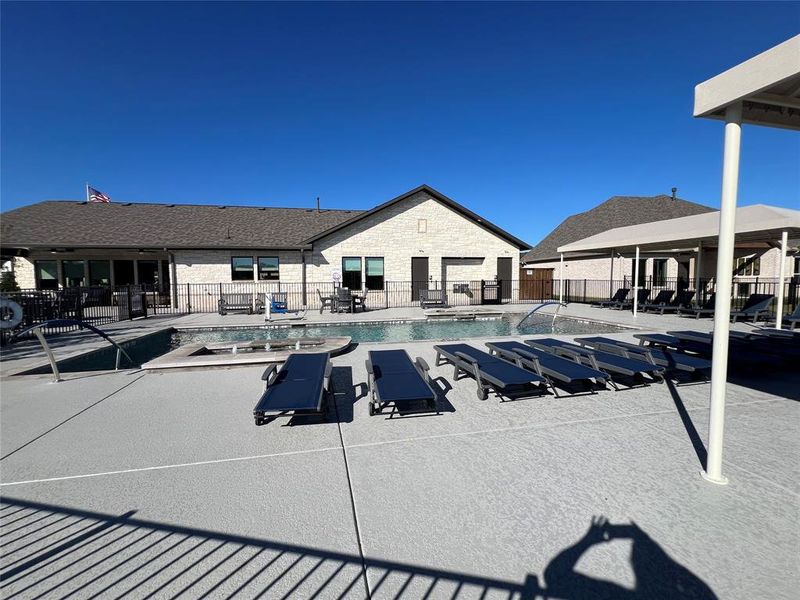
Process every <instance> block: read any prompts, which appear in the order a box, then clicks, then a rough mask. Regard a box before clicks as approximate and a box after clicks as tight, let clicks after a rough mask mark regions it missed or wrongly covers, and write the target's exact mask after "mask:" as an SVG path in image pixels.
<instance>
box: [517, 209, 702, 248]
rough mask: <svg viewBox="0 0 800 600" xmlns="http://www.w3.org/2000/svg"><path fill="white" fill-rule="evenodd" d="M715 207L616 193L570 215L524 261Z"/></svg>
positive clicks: (700, 212)
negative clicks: (617, 231)
mask: <svg viewBox="0 0 800 600" xmlns="http://www.w3.org/2000/svg"><path fill="white" fill-rule="evenodd" d="M714 210H715V209H713V208H711V207H709V206H704V205H702V204H697V203H695V202H689V201H688V200H682V199H680V198H675V199H673V198H672V197H671V196H667V195H663V194H662V195H659V196H613V197H611V198H609V199H608V200H606V201H605V202H603V203H602V204H599V205H598V206H596V207H594V208H593V209H591V210H588V211H586V212H582V213H578V214H576V215H572V216H570V217H567V218H566V219H565V220H564V221H563V222H562V223H561V224H560V225H559V226H558V227H556V228H555V229H554V230H553V231H551V232H550V233H549V234H548V235H547V236H546V237H545V238H544V239H543V240H542V241H541V242H539V243H538V244H537V245H536V246H535V247H534V248H533V249H532V250H531V251H530V252H527V253H526V254H525V255H523V257H522V262H523V263H533V262H546V261H552V260H558V258H559V254H558V250H557V248H558V247H559V246H564V245H566V244H570V243H572V242H575V241H578V240H582V239H584V238H587V237H590V236H593V235H596V234H598V233H601V232H603V231H607V230H609V229H614V228H615V227H625V226H628V225H640V224H642V223H651V222H654V221H663V220H666V219H675V218H677V217H686V216H690V215H698V214H702V213H707V212H713V211H714Z"/></svg>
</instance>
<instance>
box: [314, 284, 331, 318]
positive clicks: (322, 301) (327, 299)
mask: <svg viewBox="0 0 800 600" xmlns="http://www.w3.org/2000/svg"><path fill="white" fill-rule="evenodd" d="M317 296H318V297H319V314H322V311H324V310H325V309H326V308H329V309H331V312H333V301H334V297H333V296H323V295H322V292H320V291H319V288H317Z"/></svg>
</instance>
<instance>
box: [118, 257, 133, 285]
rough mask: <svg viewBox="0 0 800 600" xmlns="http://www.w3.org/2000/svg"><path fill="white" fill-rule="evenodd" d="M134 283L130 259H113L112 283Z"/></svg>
mask: <svg viewBox="0 0 800 600" xmlns="http://www.w3.org/2000/svg"><path fill="white" fill-rule="evenodd" d="M134 283H136V280H135V276H134V274H133V261H132V260H115V261H114V285H133V284H134Z"/></svg>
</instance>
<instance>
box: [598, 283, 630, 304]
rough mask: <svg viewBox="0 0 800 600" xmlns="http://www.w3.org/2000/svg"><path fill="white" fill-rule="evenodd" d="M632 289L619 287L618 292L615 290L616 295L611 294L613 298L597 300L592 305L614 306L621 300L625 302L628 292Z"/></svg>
mask: <svg viewBox="0 0 800 600" xmlns="http://www.w3.org/2000/svg"><path fill="white" fill-rule="evenodd" d="M630 291H631V290H630V288H619V289H618V290H617V291H616V292H614V295H613V296H611V298H609V299H608V300H603V301H602V302H595V303H593V304H592V306H594V307H599V308H605V307H607V306H614V305H616V304H619V303H620V302H625V298H627V297H628V293H629V292H630Z"/></svg>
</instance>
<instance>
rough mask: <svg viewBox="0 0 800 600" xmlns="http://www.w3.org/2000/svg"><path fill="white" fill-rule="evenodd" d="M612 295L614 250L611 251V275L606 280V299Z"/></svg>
mask: <svg viewBox="0 0 800 600" xmlns="http://www.w3.org/2000/svg"><path fill="white" fill-rule="evenodd" d="M613 295H614V249H613V248H612V249H611V275H610V276H609V280H608V297H609V298H611V297H612V296H613Z"/></svg>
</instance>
